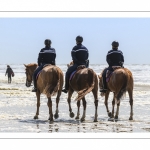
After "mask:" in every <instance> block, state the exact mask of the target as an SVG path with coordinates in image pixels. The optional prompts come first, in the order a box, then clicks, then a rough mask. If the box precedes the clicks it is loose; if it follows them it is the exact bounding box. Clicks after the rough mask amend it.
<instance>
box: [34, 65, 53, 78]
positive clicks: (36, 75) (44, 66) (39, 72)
mask: <svg viewBox="0 0 150 150" xmlns="http://www.w3.org/2000/svg"><path fill="white" fill-rule="evenodd" d="M46 66H51V64H45V65H44V66H43V68H45V67H46ZM41 71H42V70H40V71H39V72H38V73H37V75H36V80H37V79H38V76H39V74H40V73H41Z"/></svg>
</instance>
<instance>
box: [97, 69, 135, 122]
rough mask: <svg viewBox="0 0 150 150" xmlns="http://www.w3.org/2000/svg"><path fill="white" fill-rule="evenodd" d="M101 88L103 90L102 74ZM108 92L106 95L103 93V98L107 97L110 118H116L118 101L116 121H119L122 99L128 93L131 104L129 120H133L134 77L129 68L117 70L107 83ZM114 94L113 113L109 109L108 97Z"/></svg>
mask: <svg viewBox="0 0 150 150" xmlns="http://www.w3.org/2000/svg"><path fill="white" fill-rule="evenodd" d="M99 87H100V89H101V88H102V73H101V75H99ZM107 88H108V90H107V92H106V93H105V94H104V93H102V94H101V96H105V106H106V110H107V113H108V116H109V117H111V118H114V106H115V100H117V110H116V114H115V119H118V115H119V106H120V99H121V98H122V97H123V95H124V94H125V93H126V91H127V92H128V94H129V99H130V100H129V103H130V117H129V120H133V76H132V73H131V71H130V70H128V69H127V68H118V69H116V70H115V71H114V72H113V73H112V75H111V77H110V80H109V82H107ZM110 92H113V94H114V96H113V101H112V113H111V112H109V108H108V97H109V93H110Z"/></svg>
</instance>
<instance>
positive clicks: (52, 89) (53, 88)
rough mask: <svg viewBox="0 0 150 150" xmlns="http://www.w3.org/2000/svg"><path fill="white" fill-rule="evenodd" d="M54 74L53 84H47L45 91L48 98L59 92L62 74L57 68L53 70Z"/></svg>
mask: <svg viewBox="0 0 150 150" xmlns="http://www.w3.org/2000/svg"><path fill="white" fill-rule="evenodd" d="M52 74H53V76H52V79H50V81H51V82H49V83H47V86H46V87H45V89H44V93H45V94H46V96H47V97H51V96H54V95H56V93H57V91H58V90H59V84H60V73H59V71H58V69H57V68H56V67H53V68H52ZM50 78H51V76H50Z"/></svg>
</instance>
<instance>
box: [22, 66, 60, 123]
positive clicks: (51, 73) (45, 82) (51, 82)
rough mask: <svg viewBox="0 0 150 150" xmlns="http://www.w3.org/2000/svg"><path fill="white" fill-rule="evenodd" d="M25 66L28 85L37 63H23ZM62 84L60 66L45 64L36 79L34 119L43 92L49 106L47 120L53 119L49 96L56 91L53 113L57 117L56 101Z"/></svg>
mask: <svg viewBox="0 0 150 150" xmlns="http://www.w3.org/2000/svg"><path fill="white" fill-rule="evenodd" d="M24 66H25V67H26V69H25V70H26V86H27V87H30V86H31V83H32V76H33V73H34V71H35V69H36V68H37V64H28V65H24ZM62 86H63V73H62V71H61V69H60V68H58V67H57V66H54V65H47V66H46V67H44V68H43V69H42V71H41V73H40V74H39V76H38V79H37V92H36V97H37V111H36V115H35V116H34V119H38V115H39V107H40V94H42V93H43V94H45V95H46V96H47V98H48V103H47V105H48V107H49V120H50V121H53V112H52V100H51V96H53V95H55V94H56V93H57V97H56V113H55V115H54V117H55V119H57V118H58V117H59V115H58V103H59V99H60V95H61V90H62Z"/></svg>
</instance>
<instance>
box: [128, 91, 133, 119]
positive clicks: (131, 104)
mask: <svg viewBox="0 0 150 150" xmlns="http://www.w3.org/2000/svg"><path fill="white" fill-rule="evenodd" d="M128 94H129V98H130V101H129V103H130V118H129V120H133V91H132V90H128Z"/></svg>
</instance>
